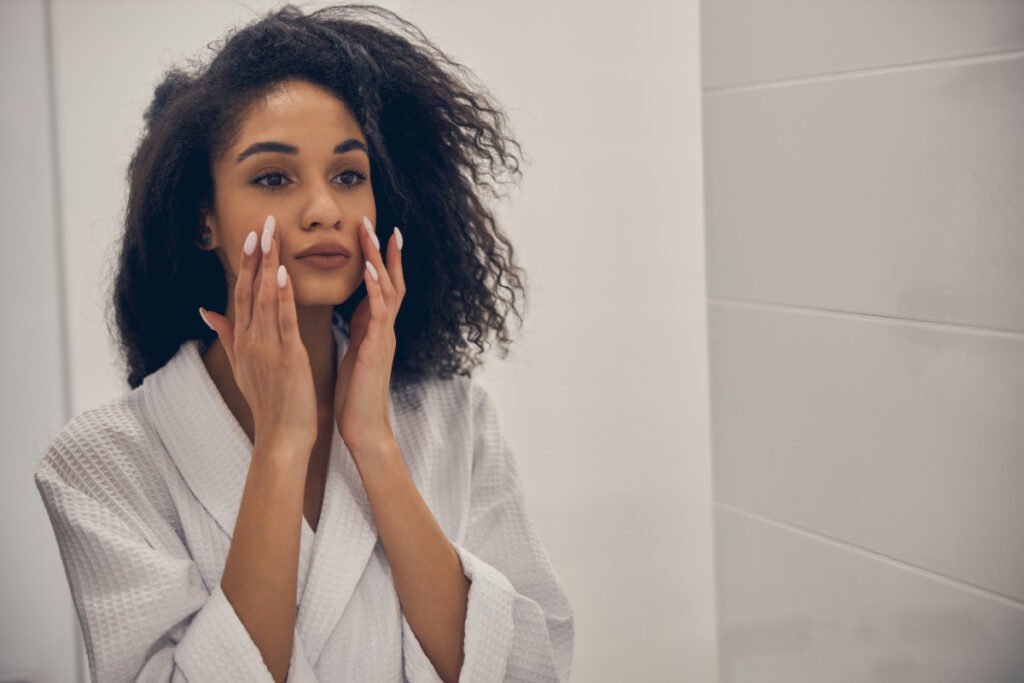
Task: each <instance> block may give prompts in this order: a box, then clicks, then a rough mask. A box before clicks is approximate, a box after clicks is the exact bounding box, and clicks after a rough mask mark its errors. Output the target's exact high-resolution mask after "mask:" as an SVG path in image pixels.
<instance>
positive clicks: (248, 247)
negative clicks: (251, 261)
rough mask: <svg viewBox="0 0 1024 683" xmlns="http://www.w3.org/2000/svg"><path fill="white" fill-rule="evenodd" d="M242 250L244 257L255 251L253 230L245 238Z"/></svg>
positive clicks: (254, 233) (254, 232)
mask: <svg viewBox="0 0 1024 683" xmlns="http://www.w3.org/2000/svg"><path fill="white" fill-rule="evenodd" d="M242 249H243V250H244V251H245V255H246V256H252V252H254V251H256V231H255V230H253V231H252V232H250V233H249V235H248V236H247V237H246V238H245V244H243V245H242Z"/></svg>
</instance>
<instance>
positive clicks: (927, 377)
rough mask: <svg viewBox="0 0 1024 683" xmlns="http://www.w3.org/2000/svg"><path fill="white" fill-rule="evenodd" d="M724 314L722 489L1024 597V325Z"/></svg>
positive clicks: (718, 459) (724, 310) (727, 496)
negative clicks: (1022, 330) (1015, 331)
mask: <svg viewBox="0 0 1024 683" xmlns="http://www.w3.org/2000/svg"><path fill="white" fill-rule="evenodd" d="M709 329H710V344H709V347H710V350H711V353H710V360H711V400H712V440H713V444H714V452H715V458H714V461H713V477H712V481H713V489H714V496H715V499H716V500H718V501H722V502H725V503H729V504H732V505H736V506H738V507H742V508H744V509H747V510H751V511H753V512H756V513H759V514H763V515H765V516H767V517H770V518H773V519H778V520H781V521H784V522H787V523H790V524H794V525H796V526H799V527H801V528H805V529H810V530H813V531H816V532H819V533H822V534H825V535H828V536H831V537H835V538H837V539H840V540H843V541H845V542H849V543H852V544H854V545H857V546H860V547H864V548H868V549H871V550H873V551H876V552H879V553H882V554H885V555H888V556H891V557H894V558H896V559H899V560H901V561H904V562H907V563H909V564H912V565H915V566H920V567H925V568H928V569H930V570H932V571H934V572H936V573H939V574H943V575H946V576H950V577H956V578H958V579H961V580H963V581H965V582H967V583H970V584H973V585H976V586H979V587H982V588H986V589H988V590H991V591H995V592H997V593H1000V594H1003V595H1006V596H1010V597H1013V598H1016V599H1018V600H1022V601H1024V573H1022V572H1021V567H1024V535H1022V534H1021V533H1020V527H1021V520H1024V496H1022V495H1021V493H1020V485H1021V482H1022V481H1024V336H1022V335H1008V334H990V333H986V332H983V331H978V330H970V329H964V328H949V327H948V326H947V327H942V326H935V325H922V324H918V323H911V322H905V321H898V320H886V319H879V318H868V317H865V316H848V315H837V314H822V313H818V312H814V311H805V310H797V309H790V310H786V309H781V308H778V307H753V306H748V305H732V304H724V303H720V304H713V305H712V306H710V309H709ZM1021 642H1024V640H1022V641H1021ZM1022 680H1024V679H1022Z"/></svg>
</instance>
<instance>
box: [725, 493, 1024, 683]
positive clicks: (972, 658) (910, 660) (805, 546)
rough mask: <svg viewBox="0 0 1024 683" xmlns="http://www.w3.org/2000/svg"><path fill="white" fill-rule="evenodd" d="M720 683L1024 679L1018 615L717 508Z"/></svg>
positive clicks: (1023, 619) (1023, 614) (1011, 607)
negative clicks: (721, 663)
mask: <svg viewBox="0 0 1024 683" xmlns="http://www.w3.org/2000/svg"><path fill="white" fill-rule="evenodd" d="M715 529H716V534H715V545H716V562H717V566H718V568H719V571H718V588H719V590H718V595H719V598H718V618H719V634H720V651H721V655H722V662H723V665H722V668H721V683H821V682H824V681H828V682H832V681H837V682H842V683H885V682H888V681H892V682H897V681H898V682H899V683H966V682H968V681H970V683H1011V682H1015V681H1024V649H1022V648H1021V646H1020V645H1021V643H1024V607H1022V605H1020V604H1018V603H1014V602H1012V601H1009V600H1005V599H1002V598H999V597H993V596H991V595H986V594H985V593H984V592H982V591H978V590H975V589H972V588H970V587H963V586H959V585H957V584H956V583H953V582H950V581H947V580H945V579H942V578H941V577H935V576H932V575H929V574H927V573H925V572H921V571H919V570H916V569H914V568H912V567H906V566H903V565H901V564H900V563H897V562H892V561H889V560H887V559H885V558H879V557H876V556H872V555H870V554H868V553H864V552H862V551H859V550H857V549H851V548H848V547H844V546H843V545H841V544H838V543H835V542H832V541H829V540H827V539H824V540H822V539H819V538H815V537H814V536H811V535H809V534H807V533H805V532H801V531H799V530H793V529H788V528H785V527H783V526H780V525H778V524H776V523H773V522H771V521H765V520H761V519H758V518H754V517H751V516H750V515H749V514H747V513H745V512H744V511H742V510H735V509H732V508H729V507H728V506H724V505H716V506H715Z"/></svg>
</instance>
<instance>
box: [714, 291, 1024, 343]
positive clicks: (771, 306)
mask: <svg viewBox="0 0 1024 683" xmlns="http://www.w3.org/2000/svg"><path fill="white" fill-rule="evenodd" d="M707 299H708V302H709V303H714V304H721V305H725V306H736V307H741V308H758V309H764V310H774V311H781V312H786V313H806V314H811V313H813V314H819V315H823V316H829V317H836V318H857V319H860V320H865V321H870V322H875V323H879V322H887V323H892V324H899V325H908V326H911V327H924V328H927V329H939V330H943V331H946V332H958V333H960V334H975V335H979V336H985V337H992V336H996V337H1005V338H1007V339H1016V340H1024V332H1017V331H1015V330H1002V329H999V328H997V327H982V326H980V325H966V324H962V323H951V322H944V321H938V320H922V319H919V318H904V317H901V316H898V315H884V314H881V313H864V312H862V311H843V310H839V309H834V308H818V307H816V306H805V305H796V304H783V303H777V302H770V301H754V300H752V299H735V298H731V297H720V296H709V297H708V298H707Z"/></svg>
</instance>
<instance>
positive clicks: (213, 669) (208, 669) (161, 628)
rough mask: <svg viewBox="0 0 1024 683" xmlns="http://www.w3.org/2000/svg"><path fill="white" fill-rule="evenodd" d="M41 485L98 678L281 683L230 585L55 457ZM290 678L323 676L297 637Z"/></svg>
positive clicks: (42, 471) (40, 476) (39, 473)
mask: <svg viewBox="0 0 1024 683" xmlns="http://www.w3.org/2000/svg"><path fill="white" fill-rule="evenodd" d="M35 482H36V487H37V488H38V489H39V493H40V495H41V496H42V499H43V504H44V506H45V508H46V511H47V514H48V515H49V517H50V522H51V524H52V525H53V530H54V533H55V534H56V537H57V545H58V548H59V549H60V555H61V560H62V561H63V563H64V571H65V574H66V575H67V579H68V585H69V587H70V589H71V596H72V600H73V602H74V604H75V610H76V611H77V614H78V620H79V624H80V625H81V628H82V635H83V637H84V640H85V648H86V653H87V655H88V658H89V670H90V673H91V675H92V680H94V681H104V682H107V681H172V683H181V682H183V681H187V682H191V683H201V682H205V681H211V682H213V681H225V682H231V681H256V682H259V681H265V682H266V683H273V677H272V676H271V674H270V670H269V669H267V667H266V664H265V663H264V661H263V657H262V655H261V654H260V651H259V648H257V647H256V644H255V643H254V642H253V640H252V638H251V637H250V636H249V632H248V631H247V630H246V628H245V626H244V625H243V624H242V622H241V620H240V619H239V618H238V615H237V613H236V612H235V610H234V608H233V607H232V606H231V603H230V602H229V601H228V599H227V597H226V596H225V595H224V592H223V591H222V590H221V587H220V584H219V583H218V584H217V586H216V587H215V588H214V589H213V591H212V592H207V590H206V588H205V587H204V585H203V581H202V578H201V577H200V574H199V569H198V568H197V566H196V565H195V563H194V562H193V561H192V559H191V558H189V557H187V556H184V557H182V556H177V555H175V554H172V553H170V552H168V551H165V550H162V549H160V548H156V547H153V545H152V544H151V543H150V542H148V541H147V540H146V539H145V538H144V537H143V536H142V535H141V534H140V533H139V532H138V531H137V529H136V528H135V527H133V526H132V525H131V524H129V523H127V522H126V521H125V520H124V519H123V518H122V517H120V516H118V515H117V514H115V513H114V511H113V510H112V509H111V508H110V507H109V506H107V505H103V504H101V503H100V502H99V501H97V500H96V499H95V498H94V497H92V496H90V495H88V494H87V493H85V492H84V491H82V490H80V489H79V488H76V487H74V486H72V485H70V484H69V483H68V482H67V481H66V480H64V479H63V478H62V477H61V476H60V474H58V472H57V471H56V469H55V468H54V467H53V466H52V465H50V464H49V463H48V462H47V461H46V460H45V459H44V460H43V462H42V463H41V464H40V465H39V467H38V468H37V470H36V474H35ZM288 680H289V681H290V682H303V683H305V682H311V681H315V680H316V677H315V675H314V673H313V671H312V669H310V667H309V664H308V660H306V658H305V656H304V655H303V653H302V650H301V646H300V643H299V639H298V637H297V636H296V642H295V645H294V647H293V648H292V659H291V664H290V668H289V673H288Z"/></svg>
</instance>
